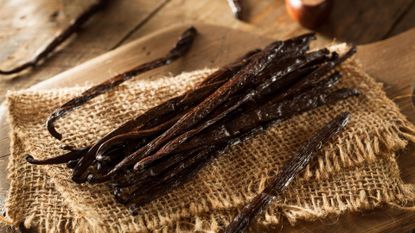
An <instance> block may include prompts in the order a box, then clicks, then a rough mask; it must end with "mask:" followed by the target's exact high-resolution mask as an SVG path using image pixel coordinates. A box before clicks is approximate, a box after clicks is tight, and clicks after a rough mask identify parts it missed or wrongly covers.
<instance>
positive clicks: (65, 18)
mask: <svg viewBox="0 0 415 233" xmlns="http://www.w3.org/2000/svg"><path fill="white" fill-rule="evenodd" d="M93 1H95V0H36V1H33V0H0V45H1V51H2V52H1V53H0V69H7V68H8V67H13V66H15V65H18V64H20V63H22V62H24V61H26V60H28V59H29V58H31V57H32V56H33V55H34V54H35V53H36V51H37V50H38V49H39V48H41V47H43V46H45V44H46V43H47V42H48V41H49V40H50V39H51V38H52V37H53V35H54V34H56V33H57V32H59V31H60V30H62V28H65V26H66V25H67V24H68V22H69V21H70V20H71V19H73V18H74V17H75V16H76V15H77V14H79V12H81V11H82V9H84V8H85V7H86V6H88V4H91V2H93ZM67 2H71V3H72V4H71V5H70V6H67V5H65V6H63V4H65V3H67ZM244 3H245V6H246V8H247V12H246V14H245V15H244V18H245V22H241V21H238V20H236V19H234V18H233V16H232V14H231V12H230V10H229V8H228V6H227V2H226V0H151V1H149V0H116V1H110V4H109V5H108V7H107V8H106V9H105V10H104V11H102V12H100V13H99V14H97V15H96V16H94V17H93V19H92V20H90V22H88V23H87V25H85V27H84V28H83V29H82V30H81V31H80V32H79V33H78V34H77V36H76V37H74V38H72V39H71V40H70V41H68V42H67V43H66V44H65V46H62V48H60V49H59V51H58V52H56V53H54V54H53V55H52V56H51V57H50V58H49V59H48V60H46V61H45V62H44V64H42V65H41V66H39V67H37V68H35V69H32V70H29V71H27V72H24V73H22V74H19V75H14V76H0V102H1V101H2V100H4V97H5V94H6V92H7V90H18V89H22V88H27V87H29V86H32V85H34V84H36V83H38V82H41V81H43V80H47V79H49V78H51V77H53V76H54V75H56V74H58V73H60V72H62V71H65V70H67V69H69V68H72V67H74V66H76V65H78V64H81V63H83V62H85V61H87V60H89V59H91V58H94V57H96V56H98V55H100V54H103V53H105V52H107V51H110V50H112V49H114V48H117V47H119V46H121V45H124V44H126V43H128V42H131V41H132V40H135V39H137V38H140V37H142V36H143V35H147V34H148V33H151V32H153V31H156V30H158V29H161V28H164V27H165V26H168V25H172V24H174V23H191V22H203V23H211V24H219V25H225V26H228V27H232V28H236V29H241V30H246V31H254V32H256V33H258V34H261V35H265V36H267V37H271V38H287V37H290V36H293V35H297V34H300V33H303V32H305V31H308V29H305V28H303V27H301V26H300V25H298V24H297V23H296V22H294V21H293V20H292V19H291V18H290V17H289V16H288V14H287V12H286V9H285V4H284V0H260V1H259V0H245V1H244ZM412 27H415V0H393V1H391V0H370V1H361V0H348V1H342V0H335V4H334V8H333V11H332V14H331V16H330V18H329V19H328V20H327V21H326V22H325V23H324V24H323V25H322V26H321V27H320V28H318V29H317V31H319V32H321V37H322V38H323V40H321V41H323V43H327V42H331V41H332V40H333V38H336V40H337V41H347V42H352V43H356V44H365V43H370V42H374V41H378V40H382V39H385V38H388V37H391V36H393V35H396V34H399V33H401V32H403V31H405V30H407V29H410V28H412ZM85 81H87V78H86V79H85ZM0 156H5V155H0ZM0 231H2V229H1V228H0ZM414 232H415V230H414Z"/></svg>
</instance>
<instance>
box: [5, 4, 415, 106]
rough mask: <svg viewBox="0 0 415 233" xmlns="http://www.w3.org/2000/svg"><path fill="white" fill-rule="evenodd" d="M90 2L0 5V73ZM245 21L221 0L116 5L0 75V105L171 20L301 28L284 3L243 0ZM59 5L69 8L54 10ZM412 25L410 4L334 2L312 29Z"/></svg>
mask: <svg viewBox="0 0 415 233" xmlns="http://www.w3.org/2000/svg"><path fill="white" fill-rule="evenodd" d="M93 1H96V0H36V1H33V0H0V45H1V46H0V48H1V53H0V69H4V68H7V67H13V66H15V65H17V64H20V63H22V62H23V61H26V60H27V59H28V58H30V57H31V56H33V55H34V54H35V52H36V51H37V49H39V48H41V47H42V46H44V45H45V43H46V42H47V41H48V40H50V39H51V38H52V36H53V35H54V34H55V33H57V32H58V31H59V30H61V29H62V28H64V27H65V26H66V25H67V24H68V22H69V21H70V20H71V19H72V18H74V16H76V15H77V14H78V13H79V12H81V10H82V8H83V7H85V6H87V5H88V4H90V3H91V2H93ZM243 2H244V3H245V6H246V9H247V12H246V14H245V15H244V18H245V20H246V21H245V22H241V21H237V20H236V19H234V18H233V16H232V14H231V12H230V10H229V8H228V6H227V1H226V0H151V1H148V0H116V1H110V3H109V5H108V7H107V8H106V9H105V10H104V11H103V12H101V13H99V14H97V15H95V16H94V17H93V19H92V20H91V21H90V22H88V23H87V25H85V27H84V28H83V30H82V31H81V32H80V33H79V34H78V35H77V36H76V37H74V38H72V40H71V41H69V42H68V43H66V46H63V47H62V48H61V49H60V51H59V52H57V53H54V54H53V55H52V57H51V58H50V59H48V60H46V62H44V64H43V65H41V66H40V67H38V68H35V69H33V70H30V71H29V72H25V73H23V74H19V75H17V76H0V101H2V100H4V96H5V93H6V92H7V90H17V89H22V88H27V87H29V86H31V85H33V84H36V83H38V82H40V81H43V80H46V79H49V78H51V77H53V76H54V75H56V74H58V73H60V72H62V71H64V70H67V69H69V68H71V67H74V66H76V65H78V64H80V63H83V62H85V61H87V60H89V59H91V58H93V57H96V56H97V55H100V54H103V53H105V52H107V51H109V50H112V49H114V48H117V47H119V46H120V45H123V44H125V43H128V42H130V41H132V40H134V39H137V38H140V37H141V36H143V35H146V34H148V33H150V32H153V31H156V30H158V29H161V28H163V27H165V26H167V25H172V24H174V23H187V22H204V23H212V24H220V25H226V26H229V27H233V28H238V29H243V30H250V31H255V32H258V33H259V34H263V35H265V36H268V37H272V38H286V37H288V36H293V35H296V34H299V33H301V32H304V31H307V29H305V28H303V27H301V26H300V25H298V24H297V23H296V22H294V21H293V20H292V19H291V18H290V17H289V16H288V14H287V12H286V9H285V3H284V0H260V1H258V0H244V1H243ZM65 3H71V4H69V6H68V5H66V6H62V5H64V4H65ZM414 26H415V0H393V1H391V0H371V1H361V0H348V1H342V0H335V3H334V8H333V11H332V14H331V16H330V18H329V19H328V20H327V22H325V24H324V25H322V26H321V27H320V28H318V31H320V32H322V35H324V36H325V37H326V38H327V41H331V40H332V38H333V37H335V38H337V39H336V40H345V41H348V42H353V43H357V44H361V43H369V42H374V41H377V40H381V39H384V38H387V37H390V36H392V35H395V34H398V33H400V32H402V31H405V30H407V29H409V28H411V27H414Z"/></svg>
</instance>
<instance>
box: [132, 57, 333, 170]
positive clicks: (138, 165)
mask: <svg viewBox="0 0 415 233" xmlns="http://www.w3.org/2000/svg"><path fill="white" fill-rule="evenodd" d="M325 54H326V51H325V50H324V52H322V53H320V51H317V52H315V53H313V54H310V55H309V56H308V57H307V56H305V57H304V58H296V59H295V62H293V63H288V65H286V64H284V63H283V62H282V63H283V64H284V65H283V66H284V68H283V69H282V70H277V72H276V74H275V75H271V76H272V78H270V79H268V80H266V81H264V82H263V83H261V84H260V86H259V87H257V88H255V89H253V90H250V91H248V92H247V93H246V94H244V96H243V97H241V98H240V99H239V100H237V101H236V102H235V103H233V104H232V105H231V106H230V107H228V108H226V109H225V110H224V111H222V112H221V113H220V114H218V115H217V116H215V117H213V118H210V119H209V120H207V121H205V122H204V123H203V124H201V125H199V126H198V127H196V128H194V129H192V130H189V131H187V132H185V133H183V134H181V135H180V136H178V137H177V138H175V139H173V140H171V141H170V142H168V143H166V145H164V146H163V147H162V148H161V149H159V150H158V151H157V152H156V153H154V154H153V155H150V156H148V157H145V158H143V159H141V160H139V161H138V162H137V163H136V164H135V166H134V169H136V170H138V169H140V168H141V167H143V166H146V165H147V164H148V163H151V162H153V161H155V160H157V159H160V158H161V157H162V156H164V155H167V154H169V153H170V152H171V151H173V150H174V149H175V148H177V147H178V146H179V145H181V144H182V143H184V142H185V141H186V140H188V139H189V138H190V137H192V136H194V135H196V134H198V133H200V132H201V131H202V130H204V129H205V128H207V127H209V126H210V125H212V124H214V123H216V122H217V121H219V120H220V119H222V118H223V117H225V116H226V115H227V114H229V113H230V112H232V111H234V110H235V109H237V108H238V107H239V106H241V105H242V104H244V103H246V102H247V101H248V100H251V99H254V98H255V97H256V96H258V95H261V94H262V92H263V91H265V90H267V88H268V87H269V86H270V85H271V84H272V83H275V82H278V81H280V80H281V78H280V77H283V76H284V75H286V74H288V73H289V72H290V71H291V70H292V69H294V70H295V69H298V68H301V66H304V65H305V64H307V63H308V62H312V61H314V60H315V59H316V58H320V57H321V56H322V55H325ZM313 55H315V56H313ZM302 59H303V60H302ZM290 60H291V59H290ZM257 80H260V78H258V77H257ZM140 151H141V150H140Z"/></svg>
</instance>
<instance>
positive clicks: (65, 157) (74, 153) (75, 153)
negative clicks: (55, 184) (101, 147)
mask: <svg viewBox="0 0 415 233" xmlns="http://www.w3.org/2000/svg"><path fill="white" fill-rule="evenodd" d="M88 149H89V148H82V149H77V150H71V151H69V152H68V153H65V154H62V155H59V156H56V157H53V158H48V159H44V160H38V159H35V158H33V156H31V155H27V156H26V161H27V162H29V163H31V164H38V165H40V164H60V163H67V162H69V161H71V160H76V159H79V158H81V157H82V156H83V155H84V154H85V152H86V151H87V150H88Z"/></svg>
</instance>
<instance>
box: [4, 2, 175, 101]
mask: <svg viewBox="0 0 415 233" xmlns="http://www.w3.org/2000/svg"><path fill="white" fill-rule="evenodd" d="M77 1H81V0H77ZM88 1H89V2H91V0H88ZM165 1H167V0H152V1H129V0H117V1H110V4H109V5H108V7H107V8H106V9H105V10H104V11H102V12H100V13H98V14H97V15H95V16H94V17H93V18H92V19H91V20H90V22H88V23H87V25H86V26H85V27H84V29H83V30H82V31H81V32H80V33H78V34H77V36H76V37H75V38H73V39H72V40H71V41H69V42H68V43H67V44H66V46H64V48H62V49H61V50H60V51H59V52H57V53H54V54H53V55H52V57H50V58H49V59H47V60H46V61H45V63H44V64H42V65H41V66H39V67H37V68H35V69H33V70H31V71H29V72H26V73H23V74H19V75H18V76H17V77H9V76H0V101H2V100H3V99H4V95H5V93H6V91H7V90H16V89H22V88H27V87H29V86H32V85H34V84H36V83H38V82H40V81H43V80H46V79H48V78H50V77H52V76H53V75H56V74H58V73H60V72H62V71H64V70H67V69H69V68H72V67H74V66H75V65H78V64H80V63H82V62H85V61H87V60H89V59H91V58H93V57H96V56H98V55H100V54H103V53H105V52H107V51H109V50H110V49H112V48H113V47H114V46H115V45H117V44H118V43H119V41H120V40H121V39H122V38H124V36H125V35H126V34H127V33H129V32H130V30H131V29H132V28H134V27H135V26H136V25H137V24H140V23H141V22H143V21H145V20H146V19H147V17H149V15H151V14H152V13H153V11H155V10H156V9H158V7H160V5H161V4H163V3H164V2H165ZM56 2H57V3H59V1H57V0H37V1H32V0H18V1H15V0H10V1H5V5H3V6H4V7H2V8H0V15H3V13H5V15H9V16H10V17H11V14H12V12H19V13H18V14H16V16H14V17H15V18H13V20H14V21H17V20H19V19H20V18H21V17H23V16H24V20H26V22H25V23H19V25H24V26H21V27H17V26H16V25H15V23H14V22H13V21H11V20H8V19H5V20H4V21H0V22H3V23H1V24H0V25H1V29H2V30H1V31H2V32H10V35H9V36H7V37H3V35H2V34H5V33H0V45H2V48H6V49H7V51H8V53H7V54H10V55H4V57H3V58H4V59H5V60H2V61H0V67H2V68H3V67H9V66H12V65H15V64H18V63H21V62H23V61H25V60H27V57H30V56H31V55H32V54H33V53H34V51H36V49H37V48H39V47H42V45H44V44H45V42H47V41H49V40H50V39H51V38H52V36H53V35H54V34H55V33H56V32H57V31H59V30H62V29H63V28H64V27H65V25H67V22H68V21H69V20H71V18H63V19H61V20H59V21H57V22H55V21H53V22H49V21H48V20H49V16H50V15H51V14H52V13H53V12H61V11H64V10H65V8H64V9H61V7H63V6H60V5H59V4H57V3H56ZM6 3H7V4H6ZM52 3H54V4H52ZM74 4H76V2H75V3H74ZM9 5H12V6H13V7H12V6H9ZM70 6H71V5H69V7H70ZM26 7H27V8H28V9H26ZM49 8H50V9H49ZM59 9H61V11H60V10H59ZM78 10H80V9H78ZM66 11H70V12H71V14H70V15H71V16H72V17H73V16H75V15H76V14H75V13H74V12H73V11H75V10H71V9H66ZM6 13H7V14H6ZM20 14H22V15H20ZM11 18H12V17H11ZM44 18H45V19H44ZM38 19H39V21H38ZM44 22H48V23H44ZM31 24H32V25H31ZM14 31H16V32H14ZM39 31H41V32H42V33H39ZM12 45H13V46H12ZM27 45H30V46H29V47H28V46H27ZM1 54H6V53H3V50H2V53H1ZM13 57H16V58H15V59H12V58H13ZM18 60H19V61H18Z"/></svg>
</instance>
